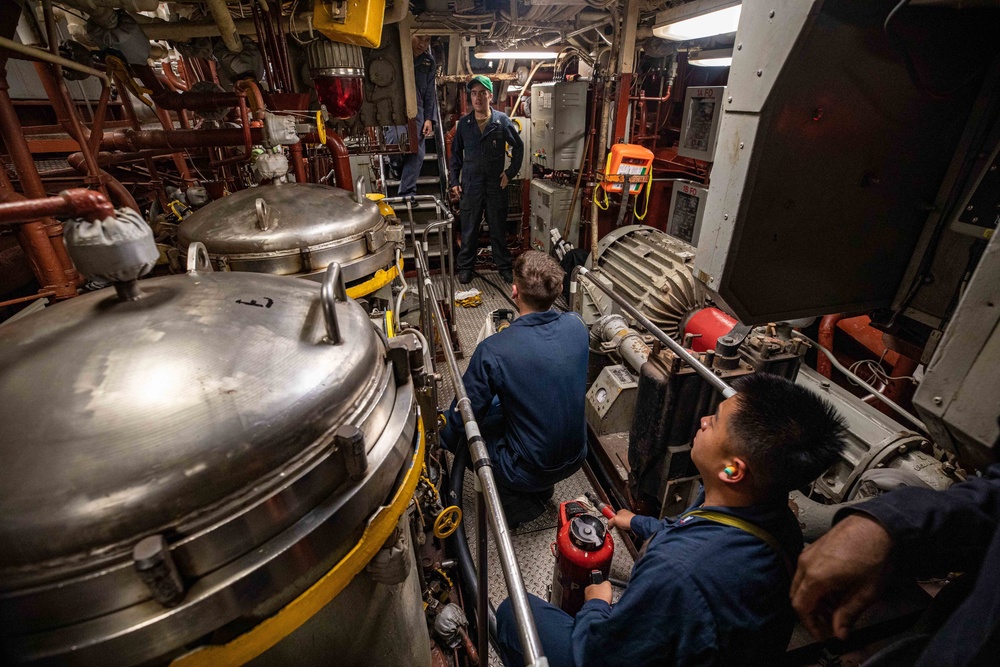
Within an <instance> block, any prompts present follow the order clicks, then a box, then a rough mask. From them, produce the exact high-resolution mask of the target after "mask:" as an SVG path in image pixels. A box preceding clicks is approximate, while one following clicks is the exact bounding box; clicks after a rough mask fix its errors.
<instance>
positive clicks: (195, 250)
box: [187, 241, 215, 273]
mask: <svg viewBox="0 0 1000 667" xmlns="http://www.w3.org/2000/svg"><path fill="white" fill-rule="evenodd" d="M214 270H215V269H213V268H212V260H211V258H209V256H208V248H206V247H205V244H204V243H202V242H201V241H194V242H193V243H191V245H189V246H188V249H187V272H188V273H199V272H206V271H214Z"/></svg>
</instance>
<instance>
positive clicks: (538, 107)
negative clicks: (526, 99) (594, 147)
mask: <svg viewBox="0 0 1000 667" xmlns="http://www.w3.org/2000/svg"><path fill="white" fill-rule="evenodd" d="M589 85H590V84H588V83H587V82H586V81H558V82H556V81H551V82H547V83H536V84H534V85H533V86H532V87H531V148H532V152H531V153H530V155H531V161H532V162H533V163H534V164H537V165H538V166H540V167H544V168H546V169H555V170H557V171H570V170H577V169H579V168H580V160H581V159H582V158H583V150H584V143H585V142H584V138H585V137H586V127H587V87H588V86H589Z"/></svg>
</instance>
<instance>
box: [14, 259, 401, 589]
mask: <svg viewBox="0 0 1000 667" xmlns="http://www.w3.org/2000/svg"><path fill="white" fill-rule="evenodd" d="M141 285H142V289H143V292H144V294H145V296H144V298H143V299H141V300H139V301H136V302H131V303H122V302H118V301H117V300H116V297H115V294H114V290H111V289H107V290H102V291H100V292H96V293H92V294H88V295H84V296H81V297H78V298H76V299H72V300H70V301H67V302H65V303H62V304H59V305H56V306H53V307H51V308H49V309H47V310H46V311H43V312H41V313H38V314H36V315H32V316H30V317H27V318H24V319H23V320H21V321H19V322H16V323H13V324H10V325H7V326H4V327H0V396H3V400H2V401H0V423H3V424H4V428H3V429H2V432H0V457H2V459H3V461H4V463H3V465H2V466H0V543H2V544H4V548H3V549H0V571H2V570H3V569H6V568H18V567H22V566H25V565H34V564H40V563H42V562H43V561H47V560H51V559H60V558H68V557H79V556H80V554H86V553H87V552H91V551H94V550H101V549H108V548H110V547H111V546H112V545H115V544H116V543H122V542H125V543H127V541H128V540H132V539H134V538H135V537H136V536H141V535H145V534H149V533H151V532H160V531H164V530H170V529H171V526H172V525H173V524H174V523H175V522H178V521H180V520H181V519H182V518H183V519H185V520H186V521H188V522H190V521H191V520H192V517H193V516H197V515H198V513H199V512H204V511H206V509H207V508H210V507H211V506H213V504H218V503H220V502H222V501H223V500H226V499H231V498H233V497H240V498H242V499H243V500H244V501H248V500H252V498H253V497H254V494H255V493H258V489H257V487H258V486H262V484H261V480H262V479H263V478H264V477H265V476H267V475H269V474H271V475H274V474H276V473H275V471H276V470H280V469H281V468H282V466H283V465H284V464H286V462H288V461H289V460H291V459H293V458H294V457H296V456H297V455H300V453H301V452H302V451H303V450H304V449H306V448H308V447H309V446H310V445H312V444H314V443H315V442H316V441H317V440H319V439H321V438H322V437H324V434H325V433H326V432H328V431H329V430H330V429H334V428H335V427H336V426H337V425H339V424H340V423H343V422H344V421H345V420H346V419H347V418H348V417H352V416H356V415H355V413H356V412H357V411H358V410H364V409H366V408H365V406H366V405H368V404H369V403H371V402H372V400H374V399H373V398H372V397H371V395H372V394H373V393H374V392H373V391H372V388H371V385H372V383H373V382H374V381H375V379H376V378H378V377H379V376H380V375H382V374H384V361H383V354H382V344H381V342H380V341H379V339H378V337H377V336H376V335H375V333H374V331H373V329H372V326H371V323H370V321H369V320H368V318H367V317H366V315H365V313H364V312H363V310H362V309H361V307H360V306H358V305H357V304H356V303H354V302H353V301H349V300H348V301H346V302H338V303H336V304H335V308H336V312H337V315H338V319H339V324H340V328H341V331H342V332H344V335H343V342H342V343H341V344H339V345H330V344H327V343H326V342H324V337H325V335H326V328H325V323H324V316H323V312H322V311H323V309H322V307H321V304H320V290H319V287H318V286H317V285H315V284H314V283H311V282H307V281H289V280H286V279H282V278H280V277H275V276H268V275H259V274H250V273H208V274H204V273H198V274H187V275H181V276H171V277H167V278H156V279H150V280H145V281H142V282H141ZM369 409H370V408H369ZM260 493H263V491H260Z"/></svg>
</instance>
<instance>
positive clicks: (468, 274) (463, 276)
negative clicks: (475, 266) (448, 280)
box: [458, 271, 472, 285]
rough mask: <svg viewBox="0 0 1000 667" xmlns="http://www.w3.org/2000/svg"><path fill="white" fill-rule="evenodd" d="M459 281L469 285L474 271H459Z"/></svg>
mask: <svg viewBox="0 0 1000 667" xmlns="http://www.w3.org/2000/svg"><path fill="white" fill-rule="evenodd" d="M458 282H460V283H462V284H463V285H468V284H469V283H471V282H472V271H459V272H458Z"/></svg>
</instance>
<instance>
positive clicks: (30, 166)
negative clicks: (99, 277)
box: [0, 58, 82, 295]
mask: <svg viewBox="0 0 1000 667" xmlns="http://www.w3.org/2000/svg"><path fill="white" fill-rule="evenodd" d="M0 136H2V137H3V142H4V145H6V146H7V152H8V153H10V157H11V160H12V161H13V162H14V170H15V171H16V172H17V178H18V181H20V184H21V189H22V190H23V191H24V194H25V195H26V196H27V197H29V198H32V199H37V198H40V197H45V196H46V192H45V186H44V185H42V179H41V177H40V176H39V175H38V169H37V168H36V167H35V160H34V158H33V157H32V155H31V150H30V149H29V148H28V142H27V140H26V139H25V137H24V135H23V134H22V133H21V121H20V119H18V117H17V110H16V109H14V102H13V101H12V100H11V99H10V85H9V84H8V83H7V59H6V58H0ZM4 180H7V179H6V174H5V175H4ZM11 191H12V192H13V186H11ZM40 224H41V225H49V226H52V227H54V228H56V229H61V227H57V225H56V222H55V221H54V220H51V221H49V220H42V221H41V223H40ZM53 231H55V229H53ZM30 233H31V234H32V236H31V237H30V239H31V240H30V243H31V244H32V247H33V248H34V249H35V251H36V253H35V257H36V258H37V259H38V261H39V264H40V267H42V268H41V269H40V270H41V272H42V273H44V274H45V275H46V276H50V272H51V270H52V269H53V266H52V265H50V264H48V262H49V261H50V255H49V252H47V251H45V250H43V249H42V248H41V242H40V239H39V238H38V237H37V236H36V235H34V232H30ZM43 233H44V234H47V233H48V232H45V231H43ZM35 244H39V245H38V247H35ZM48 244H49V250H50V251H51V252H53V253H54V254H55V257H56V259H57V263H58V265H59V267H60V270H61V272H62V280H59V281H55V282H52V283H51V284H53V285H60V284H63V283H67V282H68V283H71V284H74V285H75V284H76V283H77V281H81V280H82V276H80V274H79V273H77V272H76V269H75V268H74V267H73V262H72V260H70V258H69V253H67V252H66V246H65V245H63V243H62V239H61V238H57V239H55V240H54V241H53V240H52V239H49V240H48ZM43 284H44V283H43ZM57 291H58V290H57ZM73 293H74V295H75V293H76V290H75V289H74V291H73Z"/></svg>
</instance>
